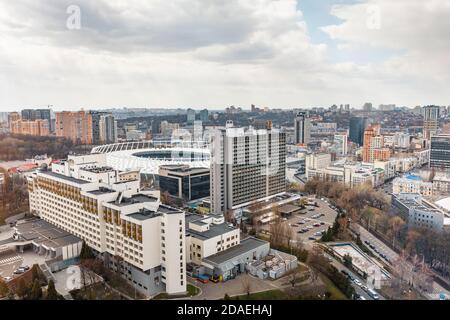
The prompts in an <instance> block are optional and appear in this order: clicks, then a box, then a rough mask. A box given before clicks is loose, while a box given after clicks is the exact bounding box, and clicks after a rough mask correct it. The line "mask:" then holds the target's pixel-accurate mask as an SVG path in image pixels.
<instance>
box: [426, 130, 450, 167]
mask: <svg viewBox="0 0 450 320" xmlns="http://www.w3.org/2000/svg"><path fill="white" fill-rule="evenodd" d="M430 167H431V168H436V169H442V170H448V169H450V134H439V135H435V136H432V137H431V150H430Z"/></svg>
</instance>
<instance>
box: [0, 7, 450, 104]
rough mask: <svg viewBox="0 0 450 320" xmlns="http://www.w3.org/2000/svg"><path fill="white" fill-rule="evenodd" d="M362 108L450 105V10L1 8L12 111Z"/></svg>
mask: <svg viewBox="0 0 450 320" xmlns="http://www.w3.org/2000/svg"><path fill="white" fill-rule="evenodd" d="M71 5H77V6H78V7H79V8H80V13H81V15H80V28H79V29H78V28H76V27H77V15H76V11H70V10H69V11H70V13H67V12H68V10H67V9H68V8H69V7H70V6H71ZM68 25H69V27H68ZM74 27H75V28H74ZM366 101H368V102H373V103H374V105H378V104H380V103H386V104H387V103H395V104H397V105H407V106H415V105H424V104H439V105H450V1H449V0H427V1H424V0H395V1H393V0H298V1H295V0H14V1H2V2H1V4H0V108H1V109H2V110H5V111H12V110H17V109H20V108H25V107H43V106H47V105H52V106H53V108H54V109H55V110H62V109H64V110H73V109H79V108H85V109H89V108H106V107H167V108H169V107H189V106H190V107H195V108H201V107H210V108H219V107H220V108H222V107H226V106H229V105H236V106H243V107H249V106H250V105H251V104H252V103H253V104H256V105H258V106H262V107H265V106H268V107H284V108H288V107H307V106H330V105H332V104H341V103H343V104H346V103H349V104H351V105H352V106H353V107H361V106H362V105H363V103H364V102H366Z"/></svg>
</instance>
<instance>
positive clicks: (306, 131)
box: [295, 112, 311, 144]
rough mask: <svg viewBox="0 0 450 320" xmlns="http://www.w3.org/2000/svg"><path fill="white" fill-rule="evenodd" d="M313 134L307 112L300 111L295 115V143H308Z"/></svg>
mask: <svg viewBox="0 0 450 320" xmlns="http://www.w3.org/2000/svg"><path fill="white" fill-rule="evenodd" d="M310 136H311V121H310V119H309V118H308V114H307V113H306V112H299V113H297V116H296V117H295V143H296V144H308V142H309V139H310Z"/></svg>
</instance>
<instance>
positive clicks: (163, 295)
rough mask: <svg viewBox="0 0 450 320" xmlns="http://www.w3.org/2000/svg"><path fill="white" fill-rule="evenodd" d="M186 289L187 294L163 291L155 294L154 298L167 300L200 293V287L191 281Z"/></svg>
mask: <svg viewBox="0 0 450 320" xmlns="http://www.w3.org/2000/svg"><path fill="white" fill-rule="evenodd" d="M186 290H187V294H185V295H168V294H167V293H165V292H162V293H160V294H158V295H156V296H154V297H153V300H165V299H174V298H185V297H192V296H196V295H198V294H199V293H200V289H199V288H197V287H196V286H194V285H192V284H190V283H188V285H187V286H186Z"/></svg>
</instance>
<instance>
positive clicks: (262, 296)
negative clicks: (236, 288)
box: [231, 290, 289, 300]
mask: <svg viewBox="0 0 450 320" xmlns="http://www.w3.org/2000/svg"><path fill="white" fill-rule="evenodd" d="M231 299H232V300H237V299H239V300H287V299H289V297H288V295H287V294H286V293H284V292H283V291H281V290H269V291H264V292H258V293H251V294H250V295H246V294H244V295H242V296H237V297H233V298H231Z"/></svg>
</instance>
